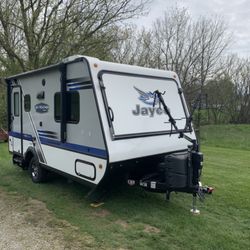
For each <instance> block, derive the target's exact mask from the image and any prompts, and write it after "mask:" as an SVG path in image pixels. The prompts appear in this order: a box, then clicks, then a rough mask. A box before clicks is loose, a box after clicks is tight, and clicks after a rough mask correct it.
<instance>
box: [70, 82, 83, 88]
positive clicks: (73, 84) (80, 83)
mask: <svg viewBox="0 0 250 250" xmlns="http://www.w3.org/2000/svg"><path fill="white" fill-rule="evenodd" d="M78 85H84V83H83V82H74V83H67V86H68V87H73V86H78Z"/></svg>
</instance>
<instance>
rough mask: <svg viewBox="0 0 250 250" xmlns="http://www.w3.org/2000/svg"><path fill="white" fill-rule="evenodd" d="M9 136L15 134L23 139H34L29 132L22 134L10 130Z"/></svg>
mask: <svg viewBox="0 0 250 250" xmlns="http://www.w3.org/2000/svg"><path fill="white" fill-rule="evenodd" d="M9 136H13V137H16V138H19V139H21V138H23V140H27V141H33V137H32V135H29V134H23V136H21V133H18V132H13V131H10V132H9Z"/></svg>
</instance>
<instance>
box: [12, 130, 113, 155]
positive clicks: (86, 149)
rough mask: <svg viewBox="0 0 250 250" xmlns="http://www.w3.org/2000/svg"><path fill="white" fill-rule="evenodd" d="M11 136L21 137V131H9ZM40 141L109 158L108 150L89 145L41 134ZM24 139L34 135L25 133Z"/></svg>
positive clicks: (52, 145) (29, 139)
mask: <svg viewBox="0 0 250 250" xmlns="http://www.w3.org/2000/svg"><path fill="white" fill-rule="evenodd" d="M9 136H13V137H16V138H19V139H21V133H18V132H13V131H10V132H9ZM39 138H40V141H41V143H42V144H45V145H48V146H51V147H57V148H61V149H65V150H71V151H74V152H77V153H81V154H88V155H91V156H97V157H101V158H107V157H108V156H107V151H106V150H104V149H99V148H92V147H88V146H83V145H78V144H73V143H62V142H60V141H57V140H52V139H47V138H44V137H41V136H39ZM23 139H24V140H27V141H32V135H29V134H23Z"/></svg>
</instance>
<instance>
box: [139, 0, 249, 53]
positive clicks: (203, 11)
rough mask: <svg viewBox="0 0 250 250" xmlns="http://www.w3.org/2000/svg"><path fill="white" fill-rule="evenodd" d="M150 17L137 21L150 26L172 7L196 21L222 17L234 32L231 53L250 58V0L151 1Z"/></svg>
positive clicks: (140, 24)
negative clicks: (185, 10)
mask: <svg viewBox="0 0 250 250" xmlns="http://www.w3.org/2000/svg"><path fill="white" fill-rule="evenodd" d="M151 1H152V3H151V5H150V11H149V14H148V16H145V17H140V18H139V19H138V20H136V24H138V26H142V25H144V26H149V25H151V23H152V21H153V20H155V19H156V18H157V17H161V16H163V14H164V11H168V10H169V8H170V7H171V6H176V5H177V6H179V7H185V8H186V9H187V10H188V12H189V13H190V15H191V16H192V17H193V18H194V19H196V18H198V17H199V16H207V17H211V18H213V17H214V16H220V17H222V18H223V19H224V20H225V22H226V24H227V25H228V28H229V31H231V32H233V35H234V37H233V38H234V41H233V43H232V45H231V48H230V52H233V53H238V54H239V55H240V56H244V57H250V0H151Z"/></svg>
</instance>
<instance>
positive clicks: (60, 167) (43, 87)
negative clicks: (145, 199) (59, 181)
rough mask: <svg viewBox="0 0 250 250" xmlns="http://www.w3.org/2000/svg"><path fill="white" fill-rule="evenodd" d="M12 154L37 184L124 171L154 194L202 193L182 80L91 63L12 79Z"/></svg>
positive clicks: (98, 179)
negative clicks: (51, 175)
mask: <svg viewBox="0 0 250 250" xmlns="http://www.w3.org/2000/svg"><path fill="white" fill-rule="evenodd" d="M6 83H7V86H8V88H7V89H8V121H9V151H10V152H11V153H12V154H13V162H14V163H15V164H18V165H19V166H21V167H22V168H24V169H28V170H29V172H30V176H31V178H32V181H33V182H35V183H38V182H43V181H45V180H46V176H47V172H48V171H56V172H58V173H61V174H63V175H66V176H68V177H70V178H72V179H75V180H77V181H80V182H84V183H87V184H89V185H92V186H97V185H100V184H101V183H105V181H106V182H108V181H109V180H110V179H109V178H111V176H112V175H115V174H117V172H119V173H122V174H123V175H124V176H126V177H127V181H128V184H130V185H139V186H141V187H142V188H144V189H146V190H149V191H156V192H166V193H167V197H169V194H170V192H171V191H181V192H188V193H193V194H196V193H197V192H199V187H200V185H199V177H200V172H201V168H202V158H203V157H202V154H201V153H200V152H199V149H198V145H197V143H196V137H195V133H194V131H193V128H192V124H191V119H190V115H189V112H188V108H187V105H186V102H185V98H184V95H183V91H182V88H181V85H180V82H179V79H178V76H177V75H176V73H174V72H171V71H165V70H157V69H150V68H144V67H138V66H131V65H123V64H118V63H111V62H105V61H101V60H99V59H97V58H92V57H87V56H71V57H68V58H66V59H64V60H63V61H62V62H60V63H58V64H55V65H52V66H48V67H44V68H41V69H37V70H34V71H30V72H25V73H21V74H18V75H15V76H11V77H8V78H7V79H6Z"/></svg>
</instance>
